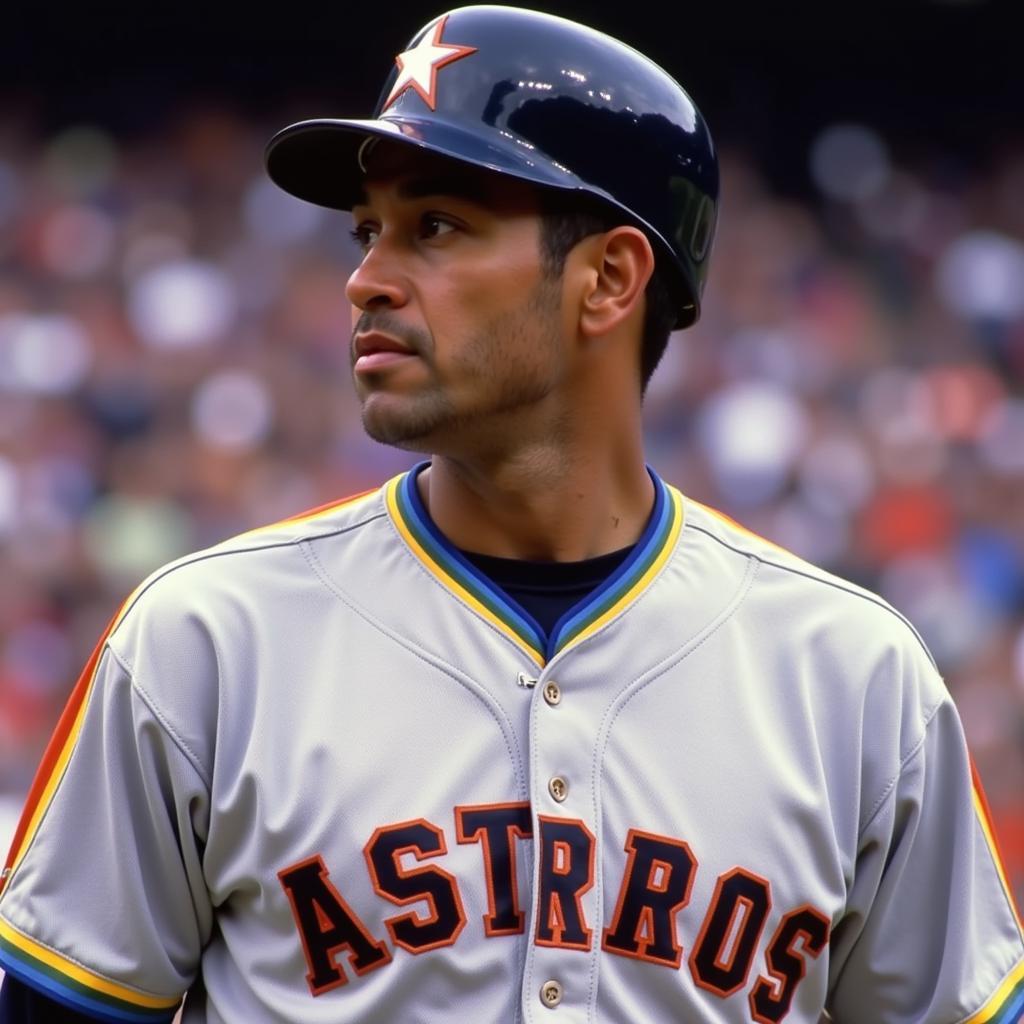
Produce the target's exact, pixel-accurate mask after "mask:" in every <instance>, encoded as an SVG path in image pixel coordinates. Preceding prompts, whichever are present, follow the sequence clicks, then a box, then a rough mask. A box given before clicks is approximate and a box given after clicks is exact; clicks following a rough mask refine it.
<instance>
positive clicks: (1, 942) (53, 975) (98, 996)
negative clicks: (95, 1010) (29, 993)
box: [0, 936, 173, 1020]
mask: <svg viewBox="0 0 1024 1024" xmlns="http://www.w3.org/2000/svg"><path fill="white" fill-rule="evenodd" d="M0 949H3V950H4V951H5V952H6V953H7V954H8V955H9V956H10V957H11V958H12V959H14V960H18V961H20V962H21V963H23V964H25V966H26V967H27V968H29V969H31V970H33V971H35V972H36V973H37V974H44V975H46V977H47V978H49V979H50V980H51V981H53V982H54V983H55V984H57V985H59V986H60V987H61V988H64V989H67V990H68V991H70V992H77V993H78V994H79V995H83V996H87V997H88V998H89V999H92V1000H93V1001H94V1002H97V1003H103V1004H104V1005H106V1006H110V1007H113V1008H114V1009H117V1010H123V1011H131V1012H132V1013H136V1014H144V1015H145V1016H147V1017H152V1018H153V1019H154V1020H166V1018H167V1016H168V1015H169V1014H170V1013H171V1012H172V1010H173V1007H163V1008H160V1007H151V1006H140V1005H139V1004H138V1003H133V1002H130V1001H129V1000H127V999H119V998H118V997H117V996H112V995H110V994H109V993H107V992H102V991H100V990H99V989H95V988H90V987H89V986H88V985H86V984H84V983H83V982H81V981H78V980H77V979H75V978H71V977H69V976H68V975H66V974H64V973H63V972H62V971H59V970H57V968H56V967H52V966H51V965H50V964H48V963H46V962H45V961H43V960H39V959H38V958H36V957H34V956H33V955H32V954H31V953H29V952H27V951H26V950H24V949H22V948H21V947H20V946H16V945H14V943H12V942H10V941H9V940H7V939H5V938H4V937H3V936H0ZM84 969H85V968H83V970H84Z"/></svg>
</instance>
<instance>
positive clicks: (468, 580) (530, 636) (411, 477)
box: [397, 462, 546, 651]
mask: <svg viewBox="0 0 1024 1024" xmlns="http://www.w3.org/2000/svg"><path fill="white" fill-rule="evenodd" d="M429 465H430V463H429V462H423V463H420V464H419V465H418V466H414V467H413V468H412V469H411V470H409V472H408V473H406V475H405V477H404V478H403V480H402V481H401V484H400V486H399V488H398V491H397V496H398V499H399V508H400V509H401V511H402V513H403V516H404V517H405V520H406V525H407V526H408V527H409V528H410V529H411V530H412V531H413V533H415V535H416V539H417V540H418V541H419V542H420V543H421V544H422V545H423V547H424V548H425V549H426V550H427V551H428V552H429V553H430V556H431V557H432V558H433V559H434V561H435V562H437V563H438V564H439V565H440V566H441V567H442V568H443V569H444V570H445V572H447V573H448V574H449V575H450V576H452V577H453V578H454V579H456V580H458V582H459V583H460V584H462V586H464V587H465V588H466V589H467V590H468V591H469V592H470V593H471V594H473V595H474V596H475V597H477V598H478V599H480V600H481V601H482V603H485V604H486V603H490V604H493V605H495V606H496V607H497V609H498V611H499V614H500V616H501V618H503V619H504V620H505V621H506V622H507V624H508V625H509V626H510V627H511V628H512V629H514V630H515V631H516V632H517V633H518V634H519V635H520V636H521V637H522V638H523V639H524V640H525V641H526V642H527V643H529V644H530V645H531V646H532V647H534V648H535V649H536V650H538V651H543V650H544V646H545V641H546V637H545V635H544V630H543V629H542V628H541V625H540V623H539V622H537V620H536V619H535V618H534V617H533V616H532V615H531V614H530V613H529V612H528V611H527V610H526V609H525V608H523V607H522V606H521V605H519V603H518V602H516V601H514V600H513V599H512V598H511V597H509V596H508V595H507V594H506V593H505V592H504V591H502V590H500V589H498V588H497V587H496V586H495V585H494V584H493V583H492V582H491V581H490V580H489V579H488V578H487V577H486V576H485V575H483V574H482V573H481V572H480V570H479V569H477V567H476V566H475V565H473V564H472V563H471V562H469V561H467V560H466V559H465V558H464V557H463V556H462V554H461V552H460V551H459V550H458V549H457V548H455V547H454V546H453V545H452V544H451V542H450V541H449V540H448V538H447V537H445V535H444V534H443V533H441V531H440V530H439V529H438V528H437V526H436V525H435V524H434V521H433V520H432V519H431V518H430V514H429V513H428V512H427V510H426V508H425V507H424V505H423V501H422V500H421V498H420V493H419V488H418V487H417V486H416V477H417V475H418V474H419V472H420V471H421V470H422V469H424V468H425V467H426V466H429Z"/></svg>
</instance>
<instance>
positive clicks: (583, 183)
mask: <svg viewBox="0 0 1024 1024" xmlns="http://www.w3.org/2000/svg"><path fill="white" fill-rule="evenodd" d="M267 160H268V170H269V174H270V176H271V177H272V178H273V179H274V180H275V181H276V182H277V183H278V184H279V185H281V186H282V187H283V188H285V189H287V190H288V191H289V192H292V193H294V194H295V195H298V196H301V197H303V198H305V199H307V200H310V201H313V202H316V203H321V204H324V205H327V206H331V207H336V208H339V209H346V210H352V213H353V223H354V234H355V237H356V238H357V239H358V241H359V243H360V245H361V246H362V249H363V254H364V255H363V259H362V261H361V263H360V265H359V266H358V267H357V269H356V270H355V272H354V273H353V274H352V277H351V278H350V280H349V282H348V288H347V294H348V297H349V299H350V300H351V303H352V306H353V336H352V353H351V354H352V373H353V378H354V382H355V387H356V390H357V392H358V395H359V398H360V400H361V403H362V410H363V420H364V424H365V426H366V429H367V430H368V432H369V433H370V434H371V435H372V436H374V437H376V438H378V439H380V440H383V441H386V442H388V443H390V444H395V445H399V446H402V447H405V448H408V449H412V450H416V451H422V452H424V453H426V454H429V456H430V457H429V458H428V459H425V460H424V461H423V462H422V463H421V464H420V465H418V466H417V467H416V468H414V469H413V470H411V471H409V472H407V473H404V474H402V475H400V476H398V477H396V478H395V479H392V480H389V481H387V482H385V483H384V484H383V485H382V486H381V487H380V488H379V489H377V490H374V491H372V492H370V493H368V494H363V495H359V496H356V497H353V498H348V499H345V500H343V501H339V502H337V503H336V504H334V505H331V506H329V507H326V508H321V509H318V510H315V511H313V512H310V513H307V514H306V515H302V516H298V517H296V518H294V519H292V520H289V521H287V522H284V523H280V524H277V525H274V526H270V527H267V528H264V529H260V530H256V531H254V532H251V533H248V534H245V535H244V536H242V537H239V538H236V539H233V540H230V541H227V542H226V543H223V544H221V545H219V546H217V547H214V548H211V549H209V550H207V551H203V552H200V553H198V554H195V555H192V556H190V557H187V558H184V559H182V560H180V561H178V562H175V563H173V564H172V565H170V566H167V567H165V568H164V569H162V570H160V571H158V572H157V573H155V574H154V575H153V576H151V577H150V578H149V579H148V580H147V581H145V583H143V584H142V586H141V587H140V588H139V589H138V590H137V591H136V592H135V593H134V594H133V595H132V596H131V597H130V598H129V600H128V601H127V602H126V603H125V605H124V607H123V608H122V609H121V610H120V611H119V612H118V613H117V615H116V616H115V618H114V621H113V622H112V624H111V626H110V628H109V629H108V631H107V633H106V634H105V636H104V637H103V638H102V640H101V642H100V644H99V646H98V647H97V649H96V653H95V655H94V656H93V659H92V660H91V661H90V663H89V665H88V666H87V668H86V670H85V672H84V674H83V676H82V678H81V682H80V683H79V684H78V686H77V688H76V689H75V691H74V693H73V694H72V697H71V699H70V703H69V705H68V708H67V712H66V713H65V715H64V717H63V718H62V720H61V722H60V724H59V726H58V728H57V731H56V735H55V737H54V740H53V743H52V745H51V746H50V748H49V750H48V752H47V754H46V757H45V759H44V762H43V764H42V766H41V768H40V772H39V775H38V779H37V782H36V784H35V786H34V788H33V790H32V792H31V794H30V795H29V798H28V802H27V805H26V807H25V811H24V816H23V818H22V821H21V825H20V827H19V830H18V833H17V835H16V837H15V840H14V844H13V847H12V850H11V854H10V858H9V860H8V862H7V866H6V868H5V869H4V882H5V885H4V889H3V893H2V896H0V964H2V966H3V967H4V969H6V971H7V972H8V983H7V984H5V987H4V989H3V993H4V994H3V1002H2V1005H3V1006H4V1007H5V1010H4V1011H3V1012H0V1019H3V1020H4V1021H5V1024H6V1022H8V1021H14V1020H17V1021H23V1020H28V1019H36V1020H47V1021H50V1020H59V1019H66V1020H104V1021H111V1022H115V1021H117V1022H144V1021H167V1020H170V1018H171V1017H172V1016H173V1014H174V1012H175V1010H176V1008H177V1007H178V1005H179V1003H180V1002H181V1000H182V999H183V998H184V1020H185V1022H186V1024H198V1022H241V1021H260V1022H271V1024H286V1022H296V1021H302V1022H307V1024H318V1022H325V1024H326V1022H335V1024H341V1022H346V1024H351V1022H375V1024H376V1022H402V1024H406V1022H427V1024H433V1022H441V1021H445V1022H449V1021H453V1020H456V1021H467V1022H473V1024H499V1022H500V1024H508V1022H510V1021H523V1022H536V1024H547V1022H549V1021H550V1022H552V1024H557V1022H564V1024H580V1022H584V1021H587V1022H601V1024H662V1022H665V1021H694V1022H696V1021H702V1022H703V1021H707V1022H730V1024H740V1022H744V1024H747V1022H751V1021H757V1022H762V1024H777V1022H781V1021H788V1022H791V1024H816V1022H818V1021H819V1020H820V1019H822V1017H823V1014H825V1013H828V1014H829V1015H831V1017H832V1019H834V1020H836V1021H839V1022H871V1024H879V1022H882V1024H897V1022H899V1024H910V1022H914V1024H925V1022H927V1024H963V1022H968V1021H969V1022H971V1024H1010V1022H1012V1021H1018V1020H1020V1019H1021V1015H1022V1006H1024V940H1022V933H1021V923H1020V920H1019V918H1018V916H1017V913H1016V911H1015V909H1014V906H1013V903H1012V900H1011V897H1010V894H1009V890H1008V887H1007V883H1006V878H1005V876H1004V873H1003V869H1002V867H1001V866H1000V861H999V858H998V856H997V855H996V852H995V849H994V842H993V836H992V830H991V825H990V822H989V818H988V814H987V812H986V810H985V804H984V801H983V798H982V796H981V791H980V787H979V786H978V784H977V780H976V779H975V778H974V777H973V775H972V771H971V766H970V762H969V758H968V754H967V750H966V747H965V744H964V737H963V732H962V729H961V725H960V721H959V719H958V717H957V713H956V710H955V709H954V706H953V704H952V702H951V700H950V697H949V694H948V693H947V691H946V689H945V687H944V685H943V682H942V680H941V678H940V676H939V674H938V672H937V671H936V668H935V665H934V664H933V662H932V659H931V658H930V656H929V654H928V652H927V651H926V650H925V648H924V646H923V645H922V643H921V640H920V638H919V637H918V636H917V634H916V633H915V632H914V630H913V628H912V627H911V626H910V625H909V624H908V623H907V622H906V621H905V620H904V619H903V618H901V616H900V615H899V614H898V613H897V612H895V611H894V610H893V609H892V608H890V607H889V606H887V605H886V604H885V603H884V602H883V601H881V600H880V599H879V598H877V597H876V596H874V595H872V594H871V593H868V592H866V591H864V590H861V589H859V588H858V587H856V586H854V585H852V584H850V583H847V582H845V581H843V580H841V579H838V578H836V577H834V576H831V575H829V574H828V573H825V572H823V571H821V570H819V569H817V568H815V567H813V566H811V565H808V564H807V563H806V562H803V561H801V560H800V559H798V558H796V557H794V556H792V555H790V554H788V553H786V552H785V551H782V550H780V549H778V548H776V547H774V546H773V545H771V544H769V543H767V542H765V541H763V540H761V539H759V538H758V537H756V536H753V535H751V534H750V533H748V532H746V531H745V530H743V529H742V528H741V527H739V526H737V525H736V524H735V523H733V522H731V521H730V520H728V519H726V518H724V517H723V516H721V515H719V514H717V513H716V512H714V511H713V510H711V509H709V508H706V507H704V506H703V505H701V504H700V503H699V502H698V501H696V500H694V499H693V498H691V497H688V496H684V494H682V493H681V492H680V491H679V490H677V489H676V487H674V486H673V485H672V484H671V483H669V482H668V481H665V480H662V479H661V478H660V477H659V476H658V475H657V474H656V473H654V472H653V471H651V470H650V469H648V468H647V467H646V465H645V462H644V456H643V450H642V446H641V431H640V406H641V399H642V393H643V388H644V386H645V384H646V380H647V378H648V377H649V375H650V373H651V371H652V370H653V368H654V365H655V364H656V363H657V361H658V357H659V355H660V353H661V351H662V349H663V348H664V345H665V343H666V340H667V337H668V334H669V331H670V329H672V328H677V327H685V326H687V325H689V324H691V323H693V321H694V320H695V319H696V318H697V316H698V312H699V306H700V296H701V289H702V284H703V281H704V278H705V273H706V270H707V265H708V254H709V251H710V247H711V242H712V236H713V232H714V224H715V214H716V208H717V201H718V186H717V166H716V159H715V154H714V150H713V147H712V144H711V140H710V137H709V134H708V131H707V128H706V126H705V123H704V121H703V119H702V117H701V115H700V114H699V112H698V111H697V109H696V107H695V106H694V105H693V103H692V102H691V100H690V99H689V97H688V96H687V95H686V93H685V92H684V91H683V90H682V89H681V88H680V87H679V85H678V84H677V83H676V82H675V81H673V80H672V79H671V78H670V77H669V76H668V75H667V74H666V73H665V72H664V71H662V70H661V69H660V68H658V67H657V66H655V65H654V64H652V63H651V62H650V61H648V60H647V59H646V58H644V57H643V56H641V55H640V54H638V53H636V52H635V51H634V50H632V49H630V48H628V47H626V46H624V45H622V44H621V43H618V42H616V41H615V40H612V39H609V38H608V37H606V36H604V35H602V34H599V33H598V32H595V31H592V30H591V29H589V28H586V27H584V26H581V25H577V24H573V23H571V22H568V21H564V20H561V19H559V18H555V17H551V16H548V15H544V14H537V13H533V12H529V11H521V10H516V9H512V8H504V7H467V8H462V9H459V10H455V11H452V12H450V13H448V14H445V15H443V16H441V17H438V18H436V19H434V20H433V21H431V22H430V23H429V24H428V25H427V26H426V27H425V28H423V29H422V30H421V31H419V32H418V33H417V34H416V35H415V36H414V37H413V39H412V41H411V42H410V43H409V45H408V46H407V47H406V48H405V50H404V51H403V52H402V53H400V54H399V55H398V57H397V59H396V62H395V65H394V67H393V68H392V70H391V73H390V76H389V78H388V79H387V82H386V83H385V86H384V89H383V92H382V94H381V98H380V101H379V104H378V107H377V109H376V111H375V113H374V115H373V117H372V118H370V119H368V120H340V119H339V120H334V119H328V120H314V121H305V122H302V123H299V124H295V125H292V126H290V127H288V128H286V129H284V130H283V131H282V132H280V133H279V134H278V135H276V136H275V137H274V138H273V139H272V140H271V142H270V144H269V147H268V154H267ZM753 429H756V427H755V428H753ZM33 1008H34V1009H33ZM60 1008H63V1009H60ZM32 1013H35V1014H36V1016H35V1017H34V1018H33V1017H32V1016H31V1014H32ZM61 1013H63V1014H64V1015H65V1016H64V1017H63V1018H62V1017H60V1016H58V1014H61Z"/></svg>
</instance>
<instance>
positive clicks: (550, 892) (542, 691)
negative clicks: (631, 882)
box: [521, 651, 601, 1024]
mask: <svg viewBox="0 0 1024 1024" xmlns="http://www.w3.org/2000/svg"><path fill="white" fill-rule="evenodd" d="M586 661H587V658H586V656H585V655H584V654H576V653H575V652H568V651H567V652H564V653H563V654H562V655H560V656H558V657H556V658H555V659H554V661H552V662H551V663H550V664H549V665H548V666H547V667H546V668H545V669H544V671H543V672H541V673H540V675H539V677H538V679H537V683H536V685H535V686H534V687H533V691H532V698H531V708H530V719H529V722H530V724H529V736H528V746H529V773H530V778H529V786H530V804H531V808H532V814H533V836H534V864H533V884H532V900H531V914H530V921H529V924H528V926H527V927H528V929H529V934H528V936H527V939H528V951H527V960H526V967H525V971H524V974H523V987H522V994H521V997H522V1008H523V1017H524V1020H527V1021H535V1022H538V1024H545V1022H546V1021H550V1022H551V1024H555V1022H561V1021H564V1022H567V1024H581V1022H584V1021H592V1020H593V1012H594V1001H595V985H596V979H597V968H598V964H597V955H598V950H599V946H600V935H599V934H598V933H599V931H600V921H601V898H600V891H599V889H600V885H599V871H598V863H597V846H598V840H597V835H596V829H597V825H598V822H597V801H596V796H595V792H594V771H593V764H592V759H593V752H594V749H595V745H596V743H595V741H596V739H597V736H596V728H597V722H596V721H595V720H594V718H593V716H592V714H591V713H588V710H587V709H586V707H585V703H586V702H585V701H584V700H583V699H582V694H581V692H580V687H578V686H577V687H575V688H574V686H573V680H574V676H575V675H576V674H577V673H578V672H579V671H581V670H582V668H583V666H584V665H585V664H586Z"/></svg>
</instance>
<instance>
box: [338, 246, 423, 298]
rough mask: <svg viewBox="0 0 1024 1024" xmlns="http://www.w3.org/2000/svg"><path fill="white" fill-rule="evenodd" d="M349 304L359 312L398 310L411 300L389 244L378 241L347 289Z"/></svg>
mask: <svg viewBox="0 0 1024 1024" xmlns="http://www.w3.org/2000/svg"><path fill="white" fill-rule="evenodd" d="M345 294H346V296H348V301H349V302H351V303H352V305H353V306H356V307H357V308H359V309H379V308H380V307H382V306H383V307H392V308H397V307H399V306H402V305H404V304H405V302H406V299H407V297H408V293H407V289H406V285H405V283H404V279H403V277H402V274H401V268H400V266H399V263H398V261H397V260H396V258H395V254H394V252H393V251H392V250H391V247H390V246H389V245H388V243H387V242H384V241H382V240H381V239H378V240H377V241H376V242H375V243H374V244H373V246H372V247H371V248H370V249H369V250H368V251H367V252H366V254H365V255H364V256H363V259H362V262H361V263H360V264H359V266H358V267H356V269H355V270H354V271H352V275H351V276H350V277H349V279H348V284H347V285H346V286H345Z"/></svg>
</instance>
